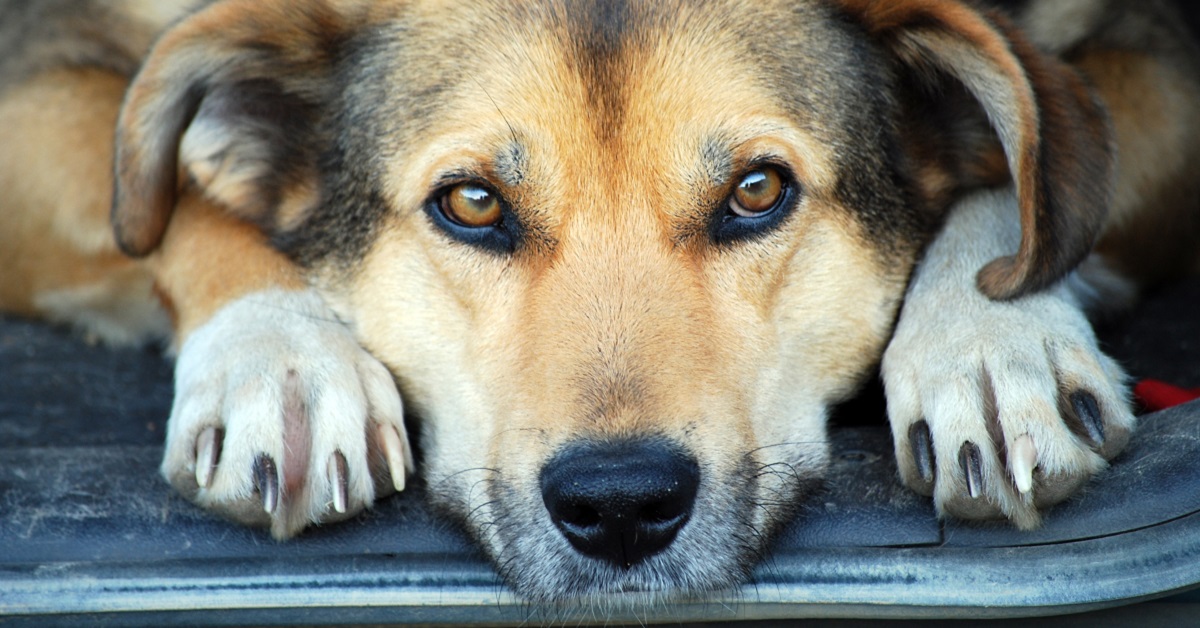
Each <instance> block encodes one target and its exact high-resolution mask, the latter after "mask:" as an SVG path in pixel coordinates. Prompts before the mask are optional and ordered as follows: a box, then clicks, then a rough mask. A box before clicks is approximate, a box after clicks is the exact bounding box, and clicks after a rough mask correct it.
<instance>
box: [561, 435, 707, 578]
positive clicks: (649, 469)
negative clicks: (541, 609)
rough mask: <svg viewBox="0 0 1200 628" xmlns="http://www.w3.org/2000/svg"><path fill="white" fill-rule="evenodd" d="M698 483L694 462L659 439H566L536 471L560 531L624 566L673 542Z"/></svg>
mask: <svg viewBox="0 0 1200 628" xmlns="http://www.w3.org/2000/svg"><path fill="white" fill-rule="evenodd" d="M699 485H700V470H699V466H698V465H697V464H696V462H695V460H694V459H693V458H691V457H690V456H688V455H686V454H684V453H682V452H681V451H679V450H678V449H677V448H674V447H671V446H670V445H668V444H666V443H664V442H660V441H623V442H617V443H580V444H575V445H570V446H567V447H564V448H563V450H562V451H560V452H559V454H558V455H556V456H555V457H554V458H553V459H552V460H551V461H550V462H548V463H547V464H546V466H545V467H543V469H542V474H541V486H542V497H543V500H544V501H545V504H546V510H547V512H548V513H549V515H550V519H551V521H553V522H554V525H555V526H556V527H557V528H558V529H559V531H560V532H561V533H562V535H563V537H565V538H566V540H567V541H569V542H570V543H571V545H572V546H573V547H574V548H575V549H576V550H578V551H579V552H580V553H581V554H584V555H586V556H591V557H593V558H599V559H601V560H605V561H608V562H610V563H613V564H615V565H618V566H620V567H622V568H625V569H628V568H630V567H632V566H633V565H634V564H636V563H638V562H640V561H641V560H643V559H645V558H647V557H649V556H652V555H654V554H657V553H658V552H661V551H662V550H664V549H666V548H667V547H668V546H669V545H670V544H671V543H672V542H673V541H674V540H675V537H676V535H677V534H678V533H679V531H680V530H681V529H682V528H683V526H684V525H685V524H686V523H687V521H688V518H689V517H690V516H691V512H692V507H693V505H694V503H695V500H696V493H697V491H698V489H699Z"/></svg>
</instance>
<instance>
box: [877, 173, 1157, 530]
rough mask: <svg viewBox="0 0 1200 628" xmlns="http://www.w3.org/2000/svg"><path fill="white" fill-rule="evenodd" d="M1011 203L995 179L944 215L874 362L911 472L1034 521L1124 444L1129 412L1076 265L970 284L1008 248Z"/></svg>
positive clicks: (961, 509) (965, 505) (952, 505)
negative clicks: (1044, 285)
mask: <svg viewBox="0 0 1200 628" xmlns="http://www.w3.org/2000/svg"><path fill="white" fill-rule="evenodd" d="M1014 210H1015V207H1014V206H1013V201H1012V199H1011V195H1010V194H1007V193H1004V192H994V193H986V194H981V195H979V196H977V197H974V198H972V199H970V200H969V201H968V202H965V203H963V205H962V206H961V207H960V208H959V210H958V211H957V212H956V213H955V214H954V215H952V216H951V218H950V220H949V221H948V222H947V225H946V227H945V229H944V230H943V233H942V235H940V236H939V238H938V239H937V240H935V241H934V243H933V244H932V245H931V246H930V247H929V250H928V251H927V254H926V257H925V260H924V261H923V262H922V265H921V267H920V268H918V270H917V272H916V276H915V278H914V279H913V283H912V285H911V286H910V287H909V291H908V294H907V298H906V301H905V304H904V307H903V309H902V310H901V313H900V318H899V320H898V322H897V325H896V331H895V333H894V335H893V338H892V341H891V343H890V344H889V345H888V348H887V350H886V351H885V352H884V357H883V363H882V375H883V381H884V386H885V388H886V391H887V405H888V415H889V419H890V421H891V425H892V434H893V436H894V439H895V445H896V460H897V463H898V465H899V468H900V475H901V477H902V479H903V480H904V482H905V484H907V485H908V486H909V487H911V488H912V489H913V490H915V491H917V492H919V493H923V494H925V495H932V496H933V498H934V503H935V505H936V506H937V509H938V512H939V514H942V515H946V514H949V515H953V516H957V517H962V518H966V519H992V518H1002V517H1003V518H1007V519H1009V520H1011V521H1012V522H1013V523H1015V524H1016V525H1017V526H1019V527H1021V528H1032V527H1035V526H1037V525H1038V524H1039V523H1040V521H1041V515H1040V513H1039V509H1040V508H1042V507H1045V506H1049V505H1051V504H1054V503H1057V502H1060V501H1062V500H1063V499H1065V498H1067V497H1068V496H1070V495H1071V494H1072V493H1074V492H1075V491H1076V490H1077V489H1078V488H1079V487H1080V486H1081V485H1082V484H1083V483H1084V482H1086V481H1087V480H1088V478H1090V477H1091V476H1092V475H1093V474H1095V473H1096V472H1097V471H1099V470H1100V469H1102V468H1104V467H1105V465H1106V464H1107V461H1108V460H1111V459H1112V458H1113V457H1114V456H1116V455H1117V454H1118V453H1119V452H1120V451H1121V450H1122V449H1123V448H1124V447H1125V445H1126V443H1127V442H1128V441H1129V436H1130V433H1131V431H1132V430H1133V427H1134V422H1135V420H1134V417H1133V414H1132V412H1131V411H1130V406H1129V402H1128V400H1127V392H1126V386H1125V376H1124V374H1123V373H1122V371H1121V369H1120V367H1119V366H1117V364H1116V363H1115V362H1113V361H1112V360H1111V359H1110V358H1108V357H1107V356H1105V355H1104V354H1103V353H1101V352H1100V349H1099V347H1098V346H1097V343H1096V337H1095V333H1094V332H1093V331H1092V327H1091V325H1090V324H1089V322H1088V321H1087V319H1086V317H1085V316H1084V314H1083V311H1082V308H1081V306H1080V300H1081V298H1082V295H1084V294H1086V293H1087V291H1088V290H1089V288H1088V286H1086V285H1085V284H1084V283H1083V282H1082V281H1081V280H1080V279H1079V278H1078V277H1075V276H1074V275H1072V276H1071V277H1068V278H1067V279H1065V280H1063V281H1062V282H1060V283H1059V284H1058V285H1056V286H1053V287H1051V288H1049V289H1047V290H1045V291H1042V292H1039V293H1036V294H1033V295H1030V296H1027V297H1023V298H1021V299H1017V300H1013V301H1007V302H996V301H992V300H990V299H988V298H986V297H984V296H983V295H982V294H980V292H979V291H978V290H977V289H976V288H975V281H974V279H975V273H976V272H977V271H978V269H979V268H980V267H981V266H982V265H983V263H984V262H985V261H986V260H987V259H989V257H991V256H996V255H998V254H1002V253H1003V251H1004V249H1005V248H1006V247H1012V248H1015V246H1016V245H1015V242H1016V239H1017V238H1018V237H1019V232H1016V231H1015V230H1014V228H1013V227H1012V225H1011V224H1010V223H1009V222H1008V221H1007V219H1006V215H1008V214H1009V213H1010V212H1013V211H1014Z"/></svg>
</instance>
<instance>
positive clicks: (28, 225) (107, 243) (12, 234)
mask: <svg viewBox="0 0 1200 628" xmlns="http://www.w3.org/2000/svg"><path fill="white" fill-rule="evenodd" d="M125 84H126V81H125V80H124V79H122V78H121V77H118V76H114V75H112V74H110V73H107V72H104V71H100V70H82V69H81V70H58V71H54V72H48V73H46V74H43V75H41V76H39V77H38V78H36V79H34V80H32V81H29V82H28V83H26V84H24V85H22V86H21V87H19V88H17V89H15V90H12V91H11V92H9V93H8V94H6V95H5V98H4V99H3V100H0V128H3V129H4V135H5V142H4V145H5V150H3V151H0V189H3V190H4V195H5V199H4V200H5V209H4V211H3V212H0V268H4V269H5V272H4V273H3V277H4V280H3V281H0V308H3V309H5V310H9V311H14V312H18V313H21V314H25V315H29V316H45V317H47V318H50V319H53V320H57V321H60V322H65V323H69V324H76V325H79V326H80V327H81V328H84V329H86V330H88V331H92V332H97V333H104V332H107V334H106V336H107V337H108V338H109V339H110V340H113V341H115V342H136V341H139V340H144V339H145V338H146V337H147V335H148V334H149V335H151V336H153V335H155V334H158V335H165V334H166V333H167V331H168V330H167V328H166V325H165V321H164V320H161V316H159V317H156V316H155V313H154V312H155V310H156V309H157V304H156V303H155V299H154V296H153V293H152V289H151V275H150V273H148V272H147V271H146V269H145V268H144V267H142V266H141V265H139V264H137V263H136V262H134V261H133V260H130V259H129V258H128V257H126V256H124V255H122V254H121V253H120V252H119V251H118V250H117V247H116V243H115V242H113V239H112V229H111V227H110V226H109V222H108V205H109V199H110V198H111V197H112V177H111V174H110V172H109V166H108V163H109V162H108V160H106V159H103V158H98V156H103V155H105V154H107V153H108V152H110V151H111V150H112V148H111V147H112V138H111V136H110V135H108V134H105V133H102V132H98V130H99V129H104V128H107V127H110V126H111V125H113V124H115V122H116V119H117V111H118V109H119V107H120V102H121V96H122V94H123V93H124V90H125ZM81 101H82V102H87V103H89V106H88V107H80V106H79V103H80V102H81ZM64 173H70V176H64ZM156 318H159V319H160V320H155V319H156ZM88 321H100V322H99V325H100V329H87V328H88V327H89V326H90V325H89V323H88Z"/></svg>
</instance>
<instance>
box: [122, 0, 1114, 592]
mask: <svg viewBox="0 0 1200 628" xmlns="http://www.w3.org/2000/svg"><path fill="white" fill-rule="evenodd" d="M1104 126H1105V125H1104V119H1103V114H1102V112H1100V111H1099V109H1098V108H1097V107H1096V106H1095V105H1094V104H1093V103H1092V101H1091V99H1090V97H1089V96H1088V94H1087V92H1086V91H1085V90H1084V89H1083V87H1082V86H1081V84H1080V82H1079V80H1078V79H1077V78H1076V77H1075V76H1074V75H1073V74H1072V73H1071V72H1069V71H1068V70H1066V69H1064V68H1063V67H1062V66H1060V65H1059V64H1057V63H1056V62H1054V61H1051V60H1049V59H1046V58H1044V57H1042V56H1040V55H1039V54H1037V53H1036V52H1034V51H1032V50H1031V49H1030V48H1029V47H1028V46H1027V45H1026V44H1024V43H1023V42H1022V41H1021V40H1020V39H1019V38H1018V37H1017V36H1016V35H1015V34H1014V33H1012V31H1011V29H1010V27H1009V26H1008V25H1007V23H1006V22H1005V21H1004V20H1003V18H999V17H997V16H989V15H983V14H980V13H979V12H977V11H975V10H973V9H969V8H966V7H964V6H962V5H960V4H958V3H955V2H940V1H933V0H929V1H915V0H914V1H911V2H909V1H906V2H891V1H888V2H878V3H871V2H858V1H851V0H842V1H836V2H835V1H832V0H831V1H827V2H821V1H817V0H809V1H792V2H774V3H760V2H739V1H736V0H728V1H722V2H705V3H690V2H644V3H643V2H624V1H622V2H609V3H592V2H575V1H572V0H559V1H548V2H537V3H524V2H523V3H513V2H495V3H478V2H469V3H456V2H432V3H416V4H414V3H407V2H403V3H402V2H395V3H366V4H359V3H352V2H345V3H337V2H332V1H330V2H317V1H315V0H314V1H309V2H304V3H283V2H259V1H249V0H247V1H240V0H239V1H229V2H222V3H217V4H215V5H213V6H211V7H209V8H207V9H206V10H204V11H202V12H200V13H198V14H196V15H195V16H193V17H191V18H189V19H188V20H186V21H184V22H183V23H181V24H180V25H179V26H177V27H175V28H174V29H173V30H171V31H169V32H168V33H167V34H166V36H165V37H164V38H163V39H162V40H161V41H160V43H159V44H158V46H157V47H156V49H155V51H154V53H153V54H152V55H151V57H150V59H149V60H148V62H147V63H146V65H145V67H144V69H143V71H142V73H141V74H140V75H139V77H138V79H137V81H136V82H135V84H134V86H133V88H132V90H131V91H130V95H129V99H128V102H127V106H126V109H125V111H124V113H123V117H122V123H121V127H120V129H119V134H118V146H119V152H118V161H117V168H118V197H117V201H116V205H115V213H114V220H115V224H116V227H117V234H118V239H119V240H120V241H121V242H122V244H123V246H124V247H125V248H126V250H129V251H131V252H134V253H140V252H145V251H147V250H149V249H152V248H153V247H154V246H156V244H157V242H158V239H159V237H160V236H161V232H162V230H163V228H164V226H165V225H166V224H167V221H168V219H169V215H170V209H171V206H172V205H173V202H174V197H175V194H176V182H177V178H176V172H177V168H179V169H181V170H183V171H184V172H187V173H189V174H190V176H191V180H192V184H193V185H194V186H196V187H197V188H199V189H201V190H202V191H203V192H204V193H206V194H208V195H209V196H210V197H212V198H214V199H216V200H218V201H220V202H222V203H224V204H225V205H226V206H227V207H229V208H230V211H232V212H234V213H236V214H237V215H240V216H242V217H244V218H246V219H247V220H251V221H254V222H256V223H258V224H260V225H261V226H262V228H263V229H264V230H265V231H266V232H267V233H268V234H269V235H270V236H271V238H272V240H273V242H274V243H275V244H276V245H277V246H279V247H280V248H281V249H283V250H284V251H286V252H288V253H289V254H290V255H292V256H293V258H294V259H295V260H297V262H298V263H300V264H302V265H304V266H305V267H307V268H308V269H310V271H311V274H312V277H313V278H314V281H315V282H316V283H317V284H318V285H320V286H322V287H323V289H324V290H325V292H326V294H327V295H328V298H329V300H330V302H331V303H332V304H334V306H335V308H336V309H337V310H338V311H339V312H340V313H341V314H342V315H343V316H344V317H345V318H346V320H347V321H348V322H349V324H350V325H352V326H353V328H354V329H355V330H356V331H357V333H358V335H359V337H360V338H361V341H362V342H363V344H364V345H365V346H366V347H367V348H369V349H370V350H371V351H372V352H373V353H374V354H375V355H376V356H378V357H379V358H380V359H381V360H382V361H383V362H384V363H386V364H387V365H388V366H389V367H390V368H391V369H392V370H393V372H394V373H395V374H396V376H397V378H398V381H399V383H400V386H401V390H402V392H403V393H404V396H405V399H406V400H407V402H408V403H409V405H410V407H412V408H414V409H415V410H416V411H417V413H418V414H419V415H420V416H421V417H422V418H423V423H422V426H423V427H422V430H423V434H422V439H421V443H422V445H423V449H424V456H425V467H424V473H425V474H426V479H427V482H428V485H429V487H430V492H431V494H432V495H433V497H434V498H435V499H436V500H437V501H438V503H439V504H440V505H441V506H443V507H444V508H445V509H447V510H449V511H450V512H453V513H455V514H457V515H458V516H459V517H461V518H462V519H463V520H464V521H465V522H466V524H467V526H468V527H469V528H470V530H471V531H472V532H473V533H474V534H475V535H476V536H477V538H478V539H479V541H480V542H481V544H482V545H483V546H484V547H485V548H486V549H487V551H488V552H489V553H490V555H491V556H492V557H493V559H494V560H495V562H496V564H497V565H498V567H499V568H500V570H501V571H502V572H503V573H504V575H505V576H506V577H507V578H508V580H509V582H511V583H512V584H513V585H514V586H516V588H518V589H519V590H520V591H522V592H523V593H525V594H528V595H530V596H531V597H534V598H537V599H550V598H561V597H570V596H579V595H589V594H603V593H611V592H622V591H643V592H645V591H651V592H655V591H676V590H688V591H701V590H707V589H712V588H717V587H723V586H728V585H730V584H732V583H735V582H737V581H739V580H741V579H742V578H744V577H745V576H746V575H747V573H748V570H749V568H750V567H751V566H752V565H753V564H754V562H755V561H756V559H757V558H758V556H759V555H760V553H761V552H762V551H763V549H764V543H765V541H766V540H767V539H769V538H770V536H771V532H772V531H773V530H775V529H776V528H777V527H778V526H779V525H780V524H781V523H782V522H784V521H786V519H787V517H788V515H789V511H790V510H791V509H792V507H793V505H795V504H796V503H797V502H798V501H799V500H800V499H801V498H802V497H803V495H804V494H805V493H806V491H808V490H809V489H810V488H811V486H812V485H813V483H814V482H815V481H817V480H818V479H819V478H820V475H821V472H822V469H823V467H824V466H825V464H826V461H827V458H828V452H827V445H826V438H825V428H824V420H825V414H826V409H827V408H828V407H829V406H830V405H831V404H833V403H835V402H837V401H839V400H842V399H844V398H846V397H847V396H848V395H850V394H852V392H853V391H854V390H855V389H856V387H857V386H858V385H859V384H860V383H861V381H862V380H863V378H864V377H865V376H867V375H868V374H869V373H870V372H871V370H872V368H873V365H874V364H875V363H876V361H877V360H878V357H879V355H880V353H881V351H882V350H883V348H884V346H885V344H886V342H887V339H888V337H889V334H890V330H891V327H892V324H893V319H894V317H895V316H896V312H897V307H898V304H899V302H900V300H901V298H902V295H903V293H904V289H905V286H906V283H907V279H908V276H909V274H910V272H911V270H912V267H913V265H914V264H915V262H916V260H917V259H918V257H919V255H920V252H921V250H922V247H923V246H924V244H925V243H926V242H927V240H928V238H929V237H930V235H931V234H932V233H933V232H935V230H936V228H937V225H938V224H939V220H940V217H941V215H942V214H943V213H944V211H945V210H946V208H947V207H948V206H949V205H950V204H951V203H952V201H953V200H954V198H955V197H956V196H957V195H958V194H959V193H960V192H961V191H962V190H965V189H967V188H970V187H974V186H979V185H987V184H997V183H1002V182H1006V181H1009V180H1010V174H1009V173H1012V176H1011V180H1014V181H1015V183H1016V186H1017V188H1018V192H1019V197H1020V201H1021V208H1020V209H1021V212H1020V217H1019V219H1020V220H1021V221H1022V226H1023V232H1024V238H1023V240H1022V243H1021V248H1020V250H1019V251H1015V252H1014V256H1013V257H1011V258H1005V259H1002V260H997V261H996V262H993V263H992V264H991V265H989V266H988V267H987V268H985V269H984V271H983V272H982V273H981V275H980V285H981V288H982V289H983V290H984V291H986V292H987V293H988V294H989V295H992V296H994V297H997V298H1008V297H1013V296H1017V295H1020V294H1023V293H1025V292H1028V291H1031V290H1035V289H1038V288H1039V287H1042V286H1044V285H1046V284H1047V283H1049V282H1052V281H1054V280H1055V279H1056V278H1058V277H1060V276H1061V275H1062V274H1063V273H1064V272H1066V271H1067V270H1069V269H1070V268H1071V267H1072V266H1073V265H1074V264H1075V263H1076V262H1077V261H1078V260H1079V259H1080V258H1081V256H1082V255H1083V254H1084V253H1085V252H1086V250H1087V249H1088V248H1089V247H1090V246H1091V243H1092V239H1093V238H1094V236H1095V233H1096V230H1097V228H1098V226H1099V222H1100V217H1101V214H1102V212H1103V209H1104V207H1105V200H1106V198H1105V192H1104V188H1105V186H1103V185H1096V181H1098V180H1103V178H1104V177H1105V176H1106V174H1107V167H1108V166H1107V164H1108V157H1107V152H1106V150H1107V149H1106V143H1105V129H1104ZM1017 219H1018V217H1017V216H1016V215H1014V220H1017Z"/></svg>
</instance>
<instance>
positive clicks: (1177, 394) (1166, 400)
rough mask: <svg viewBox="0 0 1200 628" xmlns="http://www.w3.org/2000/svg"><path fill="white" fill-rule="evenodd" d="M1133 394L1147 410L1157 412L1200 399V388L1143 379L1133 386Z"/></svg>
mask: <svg viewBox="0 0 1200 628" xmlns="http://www.w3.org/2000/svg"><path fill="white" fill-rule="evenodd" d="M1133 395H1134V396H1135V397H1137V400H1138V403H1139V404H1141V406H1142V407H1143V408H1145V409H1146V410H1147V411H1149V412H1157V411H1159V410H1165V409H1167V408H1170V407H1172V406H1178V405H1180V404H1184V403H1187V402H1189V401H1191V400H1193V399H1200V388H1190V389H1189V388H1180V387H1178V386H1172V385H1171V384H1168V383H1166V382H1160V381H1158V380H1156V379H1143V380H1142V381H1140V382H1138V383H1137V385H1136V386H1134V387H1133Z"/></svg>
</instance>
